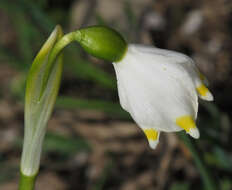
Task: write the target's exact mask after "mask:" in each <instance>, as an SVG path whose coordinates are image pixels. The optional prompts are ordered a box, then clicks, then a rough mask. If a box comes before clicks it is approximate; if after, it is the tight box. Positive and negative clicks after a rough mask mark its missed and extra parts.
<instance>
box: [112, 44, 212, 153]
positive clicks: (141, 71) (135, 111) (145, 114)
mask: <svg viewBox="0 0 232 190" xmlns="http://www.w3.org/2000/svg"><path fill="white" fill-rule="evenodd" d="M113 65H114V68H115V71H116V75H117V81H118V93H119V98H120V103H121V106H122V107H123V108H124V109H125V110H126V111H128V112H129V113H130V114H131V116H132V118H133V119H134V120H135V122H136V123H137V124H138V126H139V127H140V128H141V129H142V130H143V131H144V133H145V135H146V136H147V139H148V141H149V144H150V147H151V148H153V149H154V148H156V146H157V144H158V141H159V135H160V132H161V131H163V132H175V131H181V130H185V131H186V132H187V133H188V134H189V135H191V136H192V137H193V138H199V136H200V134H199V130H198V128H197V127H196V124H195V120H196V118H197V111H198V96H199V97H200V98H202V99H203V100H207V101H212V100H213V96H212V94H211V93H210V91H209V90H208V89H207V87H206V86H205V82H206V79H205V77H204V76H203V75H202V74H201V73H200V72H199V71H198V69H197V67H196V65H195V63H194V61H193V60H192V59H191V58H190V57H187V56H186V55H184V54H181V53H177V52H174V51H169V50H163V49H158V48H155V47H148V46H142V45H136V44H131V45H129V46H128V50H127V52H126V54H125V56H124V57H123V59H122V60H121V61H119V62H114V63H113Z"/></svg>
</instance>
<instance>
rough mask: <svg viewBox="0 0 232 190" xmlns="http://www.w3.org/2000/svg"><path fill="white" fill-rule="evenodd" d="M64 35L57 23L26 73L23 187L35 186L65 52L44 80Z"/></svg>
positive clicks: (21, 183) (21, 189)
mask: <svg viewBox="0 0 232 190" xmlns="http://www.w3.org/2000/svg"><path fill="white" fill-rule="evenodd" d="M62 35H63V33H62V30H61V28H60V27H59V26H57V27H56V28H55V29H54V31H53V32H52V34H51V35H50V37H49V38H48V40H47V41H46V42H45V44H44V45H43V47H42V49H41V50H40V52H39V53H38V55H37V56H36V58H35V59H34V61H33V63H32V66H31V69H30V71H29V74H28V77H27V81H26V93H25V131H24V142H23V153H22V159H21V166H20V172H21V179H20V185H19V189H20V190H24V189H25V190H27V189H28V190H30V189H33V188H34V182H35V177H36V175H37V173H38V169H39V162H40V155H41V150H42V144H43V139H44V135H45V132H46V125H47V121H48V119H49V117H50V115H51V112H52V109H53V106H54V103H55V100H56V97H57V94H58V90H59V86H60V79H61V73H62V55H59V56H58V57H57V59H56V61H55V62H54V64H53V66H52V68H51V72H50V73H49V75H48V80H47V82H46V83H44V84H43V83H42V81H43V78H44V77H45V75H44V74H45V70H46V65H47V62H48V58H49V55H50V52H51V50H52V48H53V47H54V44H55V43H56V42H57V41H58V40H59V39H60V38H61V37H62Z"/></svg>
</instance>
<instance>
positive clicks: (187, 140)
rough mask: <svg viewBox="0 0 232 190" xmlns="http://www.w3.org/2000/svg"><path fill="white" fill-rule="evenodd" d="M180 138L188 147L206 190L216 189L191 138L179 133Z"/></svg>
mask: <svg viewBox="0 0 232 190" xmlns="http://www.w3.org/2000/svg"><path fill="white" fill-rule="evenodd" d="M179 137H180V139H181V140H182V141H183V142H184V144H185V145H186V146H187V147H188V149H189V150H190V152H191V153H192V156H193V159H194V162H195V164H196V166H197V168H198V171H199V173H200V175H201V177H202V180H203V183H204V186H205V189H206V190H217V186H216V184H215V183H214V180H213V178H212V176H211V175H210V172H209V170H208V169H207V167H206V165H205V164H204V163H203V160H202V159H201V157H200V155H199V154H198V152H197V149H196V147H195V145H194V144H193V143H192V141H191V139H190V138H189V137H188V136H187V135H186V134H185V133H184V132H181V133H179Z"/></svg>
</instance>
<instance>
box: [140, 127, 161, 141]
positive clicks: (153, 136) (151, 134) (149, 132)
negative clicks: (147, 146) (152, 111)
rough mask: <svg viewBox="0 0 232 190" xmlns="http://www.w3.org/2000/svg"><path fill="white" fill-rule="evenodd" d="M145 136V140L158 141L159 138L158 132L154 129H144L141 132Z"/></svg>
mask: <svg viewBox="0 0 232 190" xmlns="http://www.w3.org/2000/svg"><path fill="white" fill-rule="evenodd" d="M143 131H144V133H145V135H146V136H147V139H148V140H154V141H155V140H157V139H158V136H159V132H157V131H156V130H154V129H144V130H143Z"/></svg>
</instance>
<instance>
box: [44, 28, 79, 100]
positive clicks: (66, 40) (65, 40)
mask: <svg viewBox="0 0 232 190" xmlns="http://www.w3.org/2000/svg"><path fill="white" fill-rule="evenodd" d="M78 35H80V33H79V31H76V32H70V33H68V34H66V35H64V36H63V37H62V38H61V39H60V40H58V41H57V42H56V43H55V45H54V47H53V48H52V50H51V53H50V54H49V56H48V62H47V64H46V68H45V73H44V77H43V84H42V89H41V92H40V98H41V96H42V94H43V91H44V89H45V87H46V84H47V82H48V77H49V73H50V72H51V69H52V68H53V64H54V63H55V60H56V58H57V57H58V55H59V54H60V53H61V51H62V50H63V49H64V48H65V47H66V46H67V45H68V44H70V43H71V42H73V41H74V40H75V39H78V38H79V37H78Z"/></svg>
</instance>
